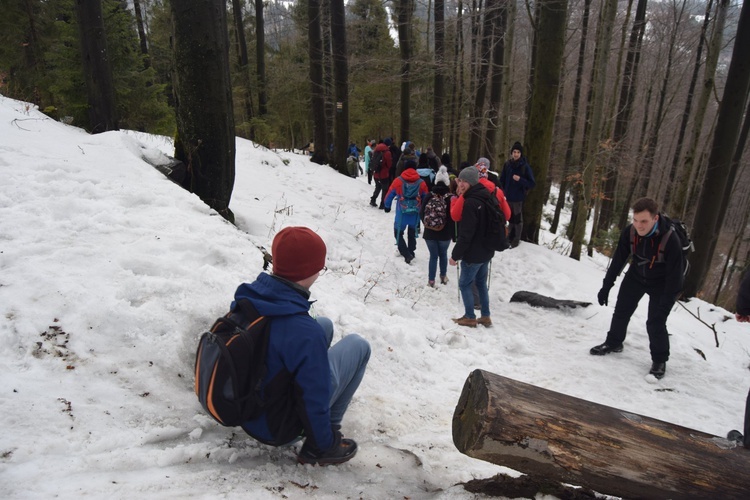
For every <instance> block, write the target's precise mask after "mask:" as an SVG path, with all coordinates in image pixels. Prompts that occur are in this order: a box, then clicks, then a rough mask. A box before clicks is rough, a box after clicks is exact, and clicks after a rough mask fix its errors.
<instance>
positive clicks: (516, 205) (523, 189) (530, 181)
mask: <svg viewBox="0 0 750 500" xmlns="http://www.w3.org/2000/svg"><path fill="white" fill-rule="evenodd" d="M534 186H536V181H535V180H534V173H533V172H532V171H531V166H530V165H529V162H528V161H527V160H526V157H525V156H523V147H522V146H521V143H520V142H516V143H514V144H513V147H512V148H511V149H510V160H508V161H506V162H505V165H503V171H502V173H501V174H500V180H499V181H498V187H500V189H502V190H503V192H504V193H505V198H506V199H507V200H508V204H509V205H510V210H511V212H512V213H513V215H512V216H511V219H510V233H509V234H508V239H509V240H510V246H511V248H515V247H517V246H518V244H519V242H520V241H521V232H522V231H523V202H524V201H525V200H526V193H528V192H529V190H531V189H533V188H534Z"/></svg>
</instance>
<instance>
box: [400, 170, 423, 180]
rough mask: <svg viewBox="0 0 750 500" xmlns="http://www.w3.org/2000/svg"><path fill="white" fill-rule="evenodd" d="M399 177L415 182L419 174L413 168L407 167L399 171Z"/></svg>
mask: <svg viewBox="0 0 750 500" xmlns="http://www.w3.org/2000/svg"><path fill="white" fill-rule="evenodd" d="M401 177H402V178H403V179H404V180H405V181H406V182H416V181H418V180H419V174H418V173H417V171H416V170H414V169H413V168H407V169H406V170H404V171H403V172H402V173H401Z"/></svg>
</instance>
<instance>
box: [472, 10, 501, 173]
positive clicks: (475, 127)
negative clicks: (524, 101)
mask: <svg viewBox="0 0 750 500" xmlns="http://www.w3.org/2000/svg"><path fill="white" fill-rule="evenodd" d="M497 2H498V0H487V2H486V3H485V7H484V22H483V23H482V30H481V31H482V34H481V43H480V44H479V45H480V49H479V54H478V57H477V60H476V61H475V64H476V66H477V70H476V88H475V90H474V105H473V106H472V111H471V121H470V123H469V161H470V162H475V161H476V160H477V159H478V158H479V155H480V151H481V141H482V123H483V121H484V103H485V100H486V97H487V82H488V79H489V72H490V58H491V56H492V31H493V27H494V24H495V23H494V19H493V12H494V9H495V4H496V3H497Z"/></svg>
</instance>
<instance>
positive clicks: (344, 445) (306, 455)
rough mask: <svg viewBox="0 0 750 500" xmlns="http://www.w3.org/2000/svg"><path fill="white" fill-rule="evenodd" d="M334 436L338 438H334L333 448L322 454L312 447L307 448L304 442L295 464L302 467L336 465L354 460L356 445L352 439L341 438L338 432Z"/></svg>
mask: <svg viewBox="0 0 750 500" xmlns="http://www.w3.org/2000/svg"><path fill="white" fill-rule="evenodd" d="M336 434H338V436H334V440H335V441H334V445H333V447H332V448H331V449H330V450H328V451H326V452H323V453H319V452H316V451H314V450H312V447H311V446H310V447H309V446H307V441H305V444H304V445H303V446H302V449H301V450H300V452H299V453H298V454H297V462H299V463H301V464H303V465H304V464H311V465H338V464H343V463H344V462H348V461H349V460H351V459H352V458H354V455H356V454H357V443H356V442H355V441H354V440H353V439H346V438H342V437H341V433H340V432H339V433H336Z"/></svg>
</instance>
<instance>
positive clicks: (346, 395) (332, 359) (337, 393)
mask: <svg viewBox="0 0 750 500" xmlns="http://www.w3.org/2000/svg"><path fill="white" fill-rule="evenodd" d="M317 321H318V324H319V325H320V326H321V327H323V331H324V332H325V335H326V345H328V346H329V348H328V366H329V367H330V369H331V400H330V408H331V425H341V421H342V420H343V419H344V413H345V412H346V409H347V407H348V406H349V403H350V402H351V400H352V398H353V397H354V393H355V392H356V390H357V388H358V387H359V383H360V382H362V377H364V375H365V368H367V362H368V361H369V359H370V344H369V343H368V342H367V341H366V340H365V339H363V338H362V337H360V336H359V335H357V334H356V333H352V334H349V335H347V336H346V337H344V338H343V339H341V340H339V341H338V342H336V344H335V345H333V346H331V342H332V340H333V322H332V321H331V320H330V319H328V318H325V317H319V318H317Z"/></svg>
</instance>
